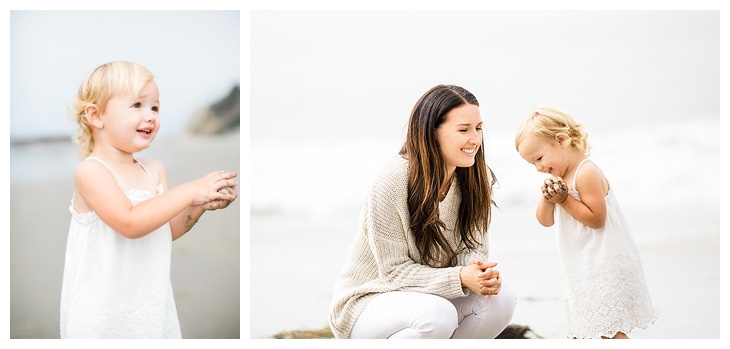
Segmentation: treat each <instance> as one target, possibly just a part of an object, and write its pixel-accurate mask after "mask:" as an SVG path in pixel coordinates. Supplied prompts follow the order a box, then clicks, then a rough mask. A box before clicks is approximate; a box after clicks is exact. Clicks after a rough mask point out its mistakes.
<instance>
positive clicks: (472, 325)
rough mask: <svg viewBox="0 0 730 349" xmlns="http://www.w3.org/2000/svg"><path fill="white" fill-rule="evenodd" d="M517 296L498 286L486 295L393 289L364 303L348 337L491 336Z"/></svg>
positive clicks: (501, 326) (506, 318)
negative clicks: (452, 295)
mask: <svg viewBox="0 0 730 349" xmlns="http://www.w3.org/2000/svg"><path fill="white" fill-rule="evenodd" d="M516 305H517V298H516V297H515V294H514V293H513V292H512V290H510V289H508V288H507V287H505V286H502V289H501V290H500V292H499V294H498V295H496V296H492V297H491V298H489V299H487V298H486V297H484V296H480V295H478V294H475V293H473V292H470V293H469V295H467V296H464V297H459V298H455V299H450V300H449V299H446V298H443V297H440V296H436V295H432V294H427V293H420V292H407V291H395V292H386V293H381V294H379V295H377V296H375V298H373V299H372V300H370V303H368V305H367V306H366V307H365V309H364V310H363V312H362V313H361V314H360V317H358V319H357V321H356V322H355V326H354V327H353V328H352V332H350V338H353V339H360V338H442V339H443V338H494V337H497V335H499V334H500V333H501V332H502V330H504V329H505V327H507V325H509V322H510V321H512V315H513V314H514V312H515V306H516Z"/></svg>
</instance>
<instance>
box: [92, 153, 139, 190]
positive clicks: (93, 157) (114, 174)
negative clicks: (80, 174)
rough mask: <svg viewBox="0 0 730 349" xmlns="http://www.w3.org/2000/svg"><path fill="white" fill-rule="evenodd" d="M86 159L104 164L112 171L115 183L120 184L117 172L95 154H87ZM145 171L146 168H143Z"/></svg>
mask: <svg viewBox="0 0 730 349" xmlns="http://www.w3.org/2000/svg"><path fill="white" fill-rule="evenodd" d="M86 160H95V161H98V162H99V163H100V164H102V165H104V167H106V169H107V170H109V172H111V173H112V176H114V179H116V180H117V184H119V185H121V183H120V182H119V176H117V173H116V172H114V170H112V168H111V167H109V165H107V164H106V163H105V162H104V161H102V160H101V159H99V158H97V157H95V156H89V157H87V158H86ZM86 160H84V161H86ZM145 171H146V169H145Z"/></svg>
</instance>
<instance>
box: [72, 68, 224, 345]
mask: <svg viewBox="0 0 730 349" xmlns="http://www.w3.org/2000/svg"><path fill="white" fill-rule="evenodd" d="M159 112H160V101H159V90H158V88H157V85H156V84H155V81H154V79H153V76H152V74H151V73H150V72H149V71H148V70H147V69H145V68H144V67H142V66H141V65H139V64H136V63H132V62H111V63H107V64H103V65H101V66H99V67H97V68H96V69H94V70H93V71H92V72H91V73H90V74H89V75H88V76H87V77H86V79H85V80H84V81H83V82H82V84H81V86H80V87H79V90H78V94H77V96H76V98H75V103H74V114H75V120H76V122H78V124H79V133H78V135H77V136H76V139H75V143H76V144H77V145H78V147H79V150H80V152H81V156H82V159H83V160H82V161H81V162H80V163H79V165H78V167H77V169H76V174H75V188H74V194H73V197H72V199H71V205H70V207H69V210H70V211H71V224H70V227H69V233H68V241H67V246H66V260H65V266H64V274H63V285H62V290H61V316H60V331H61V338H181V333H180V325H179V322H178V317H177V310H176V307H175V300H174V298H173V292H172V286H171V283H170V254H171V249H172V241H174V240H175V239H177V238H179V237H181V236H182V235H184V234H185V233H187V232H188V231H189V230H190V229H191V228H192V227H193V225H195V223H196V222H197V221H198V219H199V218H200V216H201V215H202V214H203V213H204V212H205V211H207V210H215V209H220V208H225V207H227V206H228V205H229V204H230V203H231V202H233V200H235V199H236V197H237V196H238V194H237V190H236V186H237V183H236V182H234V181H233V180H231V179H232V178H235V177H236V174H235V173H232V172H224V171H216V172H212V173H210V174H208V175H207V176H205V177H202V178H200V179H197V180H195V181H192V182H188V183H185V184H183V185H180V186H177V187H175V188H172V189H168V182H167V174H166V172H165V168H164V166H163V165H162V164H161V163H160V162H159V161H157V160H153V159H138V158H135V156H134V154H135V153H137V152H139V151H142V150H144V149H147V148H148V147H149V146H150V144H151V143H152V141H153V140H154V138H155V135H156V134H157V132H158V131H159V129H160V116H159Z"/></svg>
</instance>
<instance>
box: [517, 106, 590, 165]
mask: <svg viewBox="0 0 730 349" xmlns="http://www.w3.org/2000/svg"><path fill="white" fill-rule="evenodd" d="M528 132H532V133H535V134H538V135H540V136H543V137H545V138H548V139H554V138H555V136H557V135H563V136H564V137H565V138H566V139H567V140H568V142H567V143H566V145H565V146H568V145H570V146H573V147H575V148H576V149H577V150H578V151H580V152H581V153H582V154H584V155H588V154H590V145H589V144H588V133H586V132H585V131H584V130H583V124H581V123H580V122H578V121H576V120H575V119H573V117H572V116H570V114H568V113H565V112H562V111H560V110H558V109H555V108H551V107H543V108H539V109H537V110H536V111H534V112H532V113H530V115H528V116H527V118H526V119H525V120H524V121H523V122H522V125H520V128H519V129H518V131H517V135H516V136H515V148H516V149H517V150H518V151H519V148H520V143H522V140H523V139H524V137H525V135H526V134H527V133H528Z"/></svg>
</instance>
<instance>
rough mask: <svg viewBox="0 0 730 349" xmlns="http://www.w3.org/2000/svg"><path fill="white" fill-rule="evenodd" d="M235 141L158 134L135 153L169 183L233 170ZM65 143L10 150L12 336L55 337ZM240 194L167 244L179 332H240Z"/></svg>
mask: <svg viewBox="0 0 730 349" xmlns="http://www.w3.org/2000/svg"><path fill="white" fill-rule="evenodd" d="M239 140H240V136H239V135H238V133H235V134H230V135H224V136H218V137H210V138H200V137H198V138H177V139H170V140H160V139H158V140H156V141H155V143H154V144H153V145H152V147H151V148H150V149H148V150H146V151H145V152H143V153H142V154H140V155H139V157H152V158H156V159H158V160H160V161H162V162H163V164H165V165H166V167H167V172H168V179H169V182H170V186H171V187H172V186H175V185H178V184H182V183H184V182H186V181H190V180H193V179H196V178H199V177H202V176H204V175H205V174H207V173H209V172H212V171H215V170H220V169H224V170H229V171H235V172H238V173H240V171H241V169H240V155H239V154H240V145H239ZM69 145H70V144H45V145H44V144H40V145H32V146H25V147H26V148H25V149H20V150H18V149H13V150H11V161H10V166H11V180H10V258H9V260H10V268H9V270H10V272H9V273H10V275H9V276H10V287H9V289H10V307H9V308H10V312H9V315H10V316H9V320H10V321H9V325H10V326H9V330H10V331H9V333H10V338H11V339H21V338H33V339H46V338H51V339H52V338H59V306H60V295H61V280H62V276H63V264H64V254H65V248H66V238H67V234H68V225H69V222H70V213H69V211H68V206H69V203H70V199H71V194H72V192H73V179H72V176H73V168H74V167H75V162H73V161H62V160H59V159H63V158H66V157H68V158H71V159H73V156H75V153H73V154H71V155H70V156H69V152H73V151H75V150H73V148H71V147H70V146H69ZM29 147H30V148H29ZM49 147H50V148H49ZM31 148H32V149H31ZM54 152H56V153H61V154H58V156H54V154H53V153H54ZM44 154H45V155H44ZM44 165H45V166H44ZM14 166H15V168H13V167H14ZM49 166H53V168H52V169H50V170H49V169H48V168H47V167H49ZM34 171H44V173H45V174H39V173H34ZM237 180H240V179H237ZM240 201H241V200H240V197H239V199H238V200H236V201H235V202H234V203H232V204H231V205H230V206H229V207H228V208H226V209H225V210H218V211H210V212H207V213H206V214H205V215H203V217H202V218H201V220H200V222H199V223H198V224H197V225H196V226H195V227H194V228H193V230H192V231H190V232H189V233H188V234H186V235H185V236H183V237H182V238H180V239H179V240H177V241H175V242H174V243H173V251H172V270H171V280H172V285H173V290H174V293H175V300H176V303H177V311H178V315H179V319H180V327H181V330H182V334H183V338H223V339H226V338H240V294H241V292H240V275H241V270H240V265H241V264H240V207H241V206H240V205H241V204H240Z"/></svg>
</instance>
